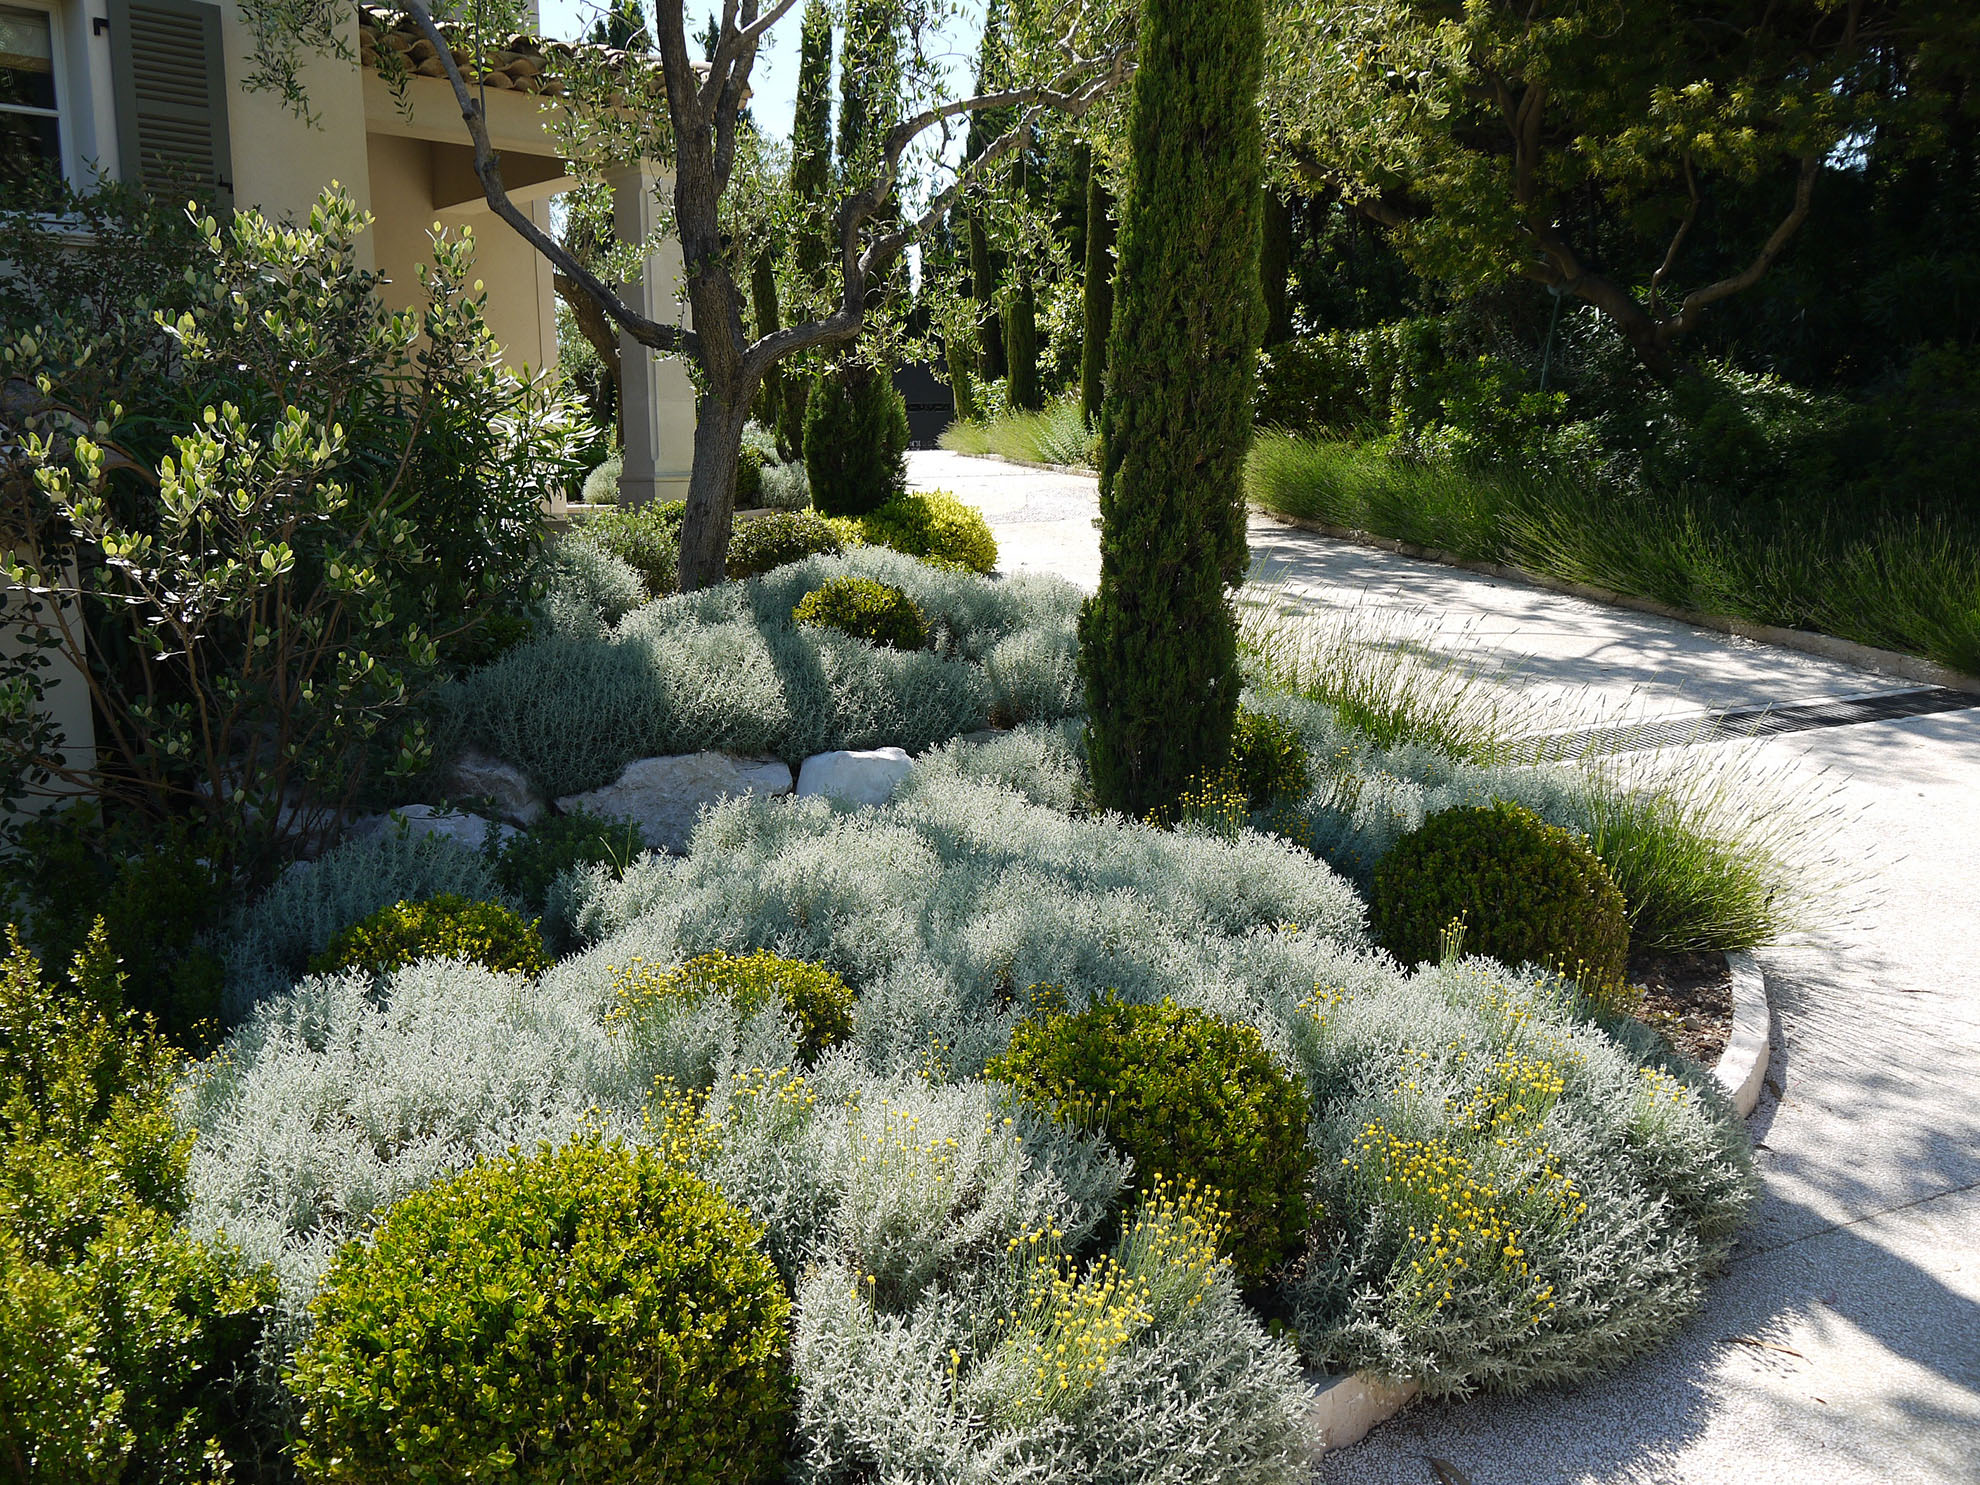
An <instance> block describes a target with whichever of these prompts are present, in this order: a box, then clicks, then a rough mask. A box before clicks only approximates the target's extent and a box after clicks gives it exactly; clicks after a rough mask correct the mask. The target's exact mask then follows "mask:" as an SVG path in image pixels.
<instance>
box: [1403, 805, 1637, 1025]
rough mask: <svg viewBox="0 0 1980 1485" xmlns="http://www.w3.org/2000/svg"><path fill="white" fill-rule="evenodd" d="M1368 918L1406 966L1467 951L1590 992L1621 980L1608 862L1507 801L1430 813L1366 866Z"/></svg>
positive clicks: (1621, 938) (1620, 937) (1624, 925)
mask: <svg viewBox="0 0 1980 1485" xmlns="http://www.w3.org/2000/svg"><path fill="white" fill-rule="evenodd" d="M1369 922H1370V925H1371V926H1372V927H1373V929H1374V931H1375V936H1376V938H1377V939H1378V940H1379V941H1380V942H1381V943H1382V944H1383V946H1384V947H1386V948H1387V949H1389V951H1390V952H1391V953H1393V954H1394V955H1395V956H1396V957H1397V958H1398V959H1400V960H1402V961H1403V962H1404V963H1405V964H1421V963H1423V962H1424V961H1425V960H1428V959H1433V958H1436V957H1437V956H1438V954H1439V952H1440V948H1441V945H1442V944H1443V943H1444V941H1445V936H1446V935H1447V934H1448V933H1449V932H1450V930H1451V925H1452V924H1453V923H1457V924H1461V925H1462V927H1463V942H1464V945H1465V947H1466V948H1468V949H1470V950H1472V951H1474V952H1477V953H1482V954H1489V955H1490V956H1491V957H1493V958H1494V959H1500V960H1503V961H1504V962H1506V963H1507V964H1528V963H1531V964H1539V965H1543V966H1545V967H1547V968H1549V969H1558V970H1560V971H1561V972H1562V973H1564V974H1566V975H1569V976H1570V977H1572V978H1573V979H1575V980H1578V981H1580V982H1581V983H1582V984H1583V985H1584V986H1585V987H1587V989H1588V990H1589V992H1590V994H1591V995H1592V996H1594V997H1596V998H1597V999H1598V1000H1599V999H1603V998H1606V997H1609V996H1612V995H1613V994H1614V992H1615V988H1616V987H1617V986H1619V985H1621V983H1622V978H1623V965H1624V962H1625V960H1626V958H1627V957H1628V953H1629V913H1628V910H1627V908H1626V907H1625V906H1624V904H1623V897H1622V893H1621V892H1620V891H1618V890H1617V888H1616V884H1615V881H1614V879H1613V878H1611V877H1610V875H1609V872H1608V868H1607V867H1605V866H1603V865H1602V862H1601V859H1600V858H1599V857H1597V856H1596V855H1595V853H1594V852H1593V851H1591V850H1589V849H1588V847H1587V846H1586V845H1585V844H1583V843H1582V842H1581V841H1580V840H1579V839H1577V838H1576V837H1575V836H1574V835H1573V834H1572V833H1570V832H1569V831H1567V830H1564V829H1562V828H1561V827H1560V826H1558V825H1548V824H1546V823H1545V822H1544V821H1542V820H1541V819H1540V817H1539V816H1538V815H1535V814H1534V813H1533V812H1532V811H1531V810H1528V809H1524V808H1522V807H1520V806H1519V805H1516V804H1511V803H1508V802H1506V801H1504V800H1501V801H1498V802H1496V803H1493V804H1490V805H1485V806H1480V807H1475V808H1466V809H1453V810H1445V811H1443V812H1442V813H1440V814H1436V815H1432V816H1431V817H1430V818H1429V819H1428V820H1426V821H1425V822H1424V824H1423V827H1422V828H1421V829H1420V830H1416V831H1414V832H1412V833H1411V834H1409V835H1407V836H1405V837H1403V840H1402V842H1401V844H1399V845H1398V846H1397V847H1396V849H1395V850H1394V851H1392V852H1390V853H1389V856H1388V858H1387V859H1386V860H1384V861H1383V862H1382V864H1381V865H1380V866H1379V867H1377V868H1376V871H1375V893H1374V900H1373V903H1372V905H1371V910H1370V914H1369Z"/></svg>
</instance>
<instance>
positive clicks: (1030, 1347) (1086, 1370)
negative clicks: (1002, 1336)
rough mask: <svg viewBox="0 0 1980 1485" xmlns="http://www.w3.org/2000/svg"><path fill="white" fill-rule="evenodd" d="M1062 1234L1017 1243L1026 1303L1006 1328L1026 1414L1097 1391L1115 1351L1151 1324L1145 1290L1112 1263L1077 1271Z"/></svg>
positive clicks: (1020, 1408) (1019, 1404) (1020, 1407)
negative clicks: (1060, 1242)
mask: <svg viewBox="0 0 1980 1485" xmlns="http://www.w3.org/2000/svg"><path fill="white" fill-rule="evenodd" d="M1057 1236H1058V1235H1057V1234H1056V1233H1052V1232H1050V1231H1048V1230H1045V1229H1040V1230H1039V1231H1037V1232H1033V1233H1027V1234H1025V1236H1024V1237H1022V1238H1018V1239H1014V1240H1013V1242H1012V1244H1011V1250H1012V1254H1013V1256H1014V1258H1015V1259H1016V1260H1017V1261H1018V1262H1020V1263H1022V1264H1025V1266H1026V1267H1028V1268H1029V1270H1030V1272H1029V1273H1028V1275H1027V1282H1026V1289H1025V1298H1024V1301H1023V1302H1022V1304H1021V1305H1020V1306H1019V1307H1018V1308H1017V1309H1014V1310H1013V1311H1012V1312H1011V1314H1010V1316H1009V1317H1008V1319H1007V1320H1006V1321H1004V1322H1000V1323H1002V1324H1004V1325H1005V1328H1006V1340H1005V1345H1006V1347H1007V1348H1008V1355H1009V1357H1010V1360H1011V1361H1012V1362H1013V1363H1014V1364H1015V1366H1016V1369H1017V1373H1018V1376H1019V1378H1020V1379H1021V1385H1022V1386H1023V1388H1024V1389H1025V1390H1024V1391H1023V1392H1022V1393H1020V1395H1019V1396H1017V1397H1016V1398H1014V1399H1012V1403H1013V1404H1014V1405H1015V1410H1016V1411H1017V1412H1019V1413H1020V1414H1035V1413H1041V1412H1044V1413H1050V1412H1056V1411H1058V1410H1059V1409H1060V1408H1062V1407H1064V1406H1065V1405H1066V1404H1068V1403H1070V1402H1071V1401H1073V1400H1074V1399H1076V1398H1077V1397H1079V1396H1080V1395H1081V1394H1083V1393H1086V1392H1089V1391H1091V1390H1092V1388H1093V1385H1094V1384H1095V1383H1096V1382H1098V1381H1099V1380H1100V1378H1101V1377H1102V1376H1103V1375H1104V1374H1105V1372H1106V1370H1107V1363H1108V1362H1109V1361H1111V1360H1112V1359H1113V1357H1114V1353H1115V1352H1117V1351H1119V1350H1120V1349H1121V1347H1123V1346H1125V1345H1126V1344H1127V1343H1128V1342H1129V1341H1130V1340H1132V1339H1133V1338H1134V1336H1135V1334H1136V1332H1138V1331H1139V1330H1140V1329H1141V1327H1142V1326H1144V1325H1146V1324H1147V1323H1148V1322H1149V1320H1150V1319H1151V1318H1152V1316H1151V1315H1150V1313H1149V1310H1148V1293H1147V1285H1146V1284H1144V1283H1143V1282H1142V1281H1141V1280H1139V1279H1137V1278H1135V1277H1134V1276H1133V1275H1131V1274H1129V1273H1128V1272H1127V1271H1126V1270H1125V1269H1124V1268H1123V1267H1122V1266H1121V1265H1120V1263H1119V1262H1118V1261H1117V1260H1115V1259H1113V1258H1102V1259H1099V1260H1098V1261H1097V1262H1095V1263H1093V1264H1092V1265H1091V1266H1089V1267H1088V1268H1087V1269H1086V1271H1085V1272H1084V1273H1077V1272H1075V1271H1074V1269H1073V1266H1072V1262H1071V1260H1070V1259H1068V1258H1066V1257H1065V1255H1063V1254H1062V1253H1060V1252H1059V1251H1058V1250H1057V1246H1056V1239H1057Z"/></svg>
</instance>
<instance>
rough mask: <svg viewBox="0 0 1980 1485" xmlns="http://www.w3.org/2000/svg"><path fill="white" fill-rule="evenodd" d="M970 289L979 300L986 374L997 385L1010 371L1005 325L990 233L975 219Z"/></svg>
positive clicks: (979, 337) (971, 223)
mask: <svg viewBox="0 0 1980 1485" xmlns="http://www.w3.org/2000/svg"><path fill="white" fill-rule="evenodd" d="M969 288H970V293H972V294H973V295H975V297H976V338H977V340H978V341H980V342H981V343H982V349H983V375H984V378H985V380H987V381H993V382H994V381H995V380H997V378H998V377H1000V376H1003V375H1004V374H1005V372H1006V371H1007V370H1008V367H1007V365H1006V363H1005V361H1004V326H1003V323H1002V319H1001V317H1000V316H999V315H998V313H997V265H996V262H995V260H994V258H993V257H992V255H991V252H990V234H989V233H988V232H986V231H984V230H983V223H982V222H981V221H979V220H978V219H977V218H975V217H971V218H970V219H969Z"/></svg>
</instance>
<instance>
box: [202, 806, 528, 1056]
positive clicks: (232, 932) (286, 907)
mask: <svg viewBox="0 0 1980 1485" xmlns="http://www.w3.org/2000/svg"><path fill="white" fill-rule="evenodd" d="M449 893H452V894H453V895H455V896H458V897H464V898H466V899H468V900H469V901H470V902H500V903H502V904H503V905H504V906H506V907H509V908H512V909H515V910H517V911H521V910H522V909H523V907H524V904H523V903H522V902H520V901H509V900H506V896H505V894H504V892H503V890H502V884H501V883H500V882H498V881H496V880H495V871H494V867H493V865H492V864H491V863H490V862H489V860H488V858H487V857H486V856H484V855H482V854H481V853H480V852H478V851H470V850H468V849H467V848H466V847H465V846H462V845H460V844H458V843H457V842H454V841H450V840H447V839H445V838H444V837H441V836H433V835H429V836H420V837H400V836H397V835H393V834H386V835H382V836H379V837H377V838H376V839H373V840H357V841H347V842H345V843H344V844H343V845H340V846H337V847H336V848H334V849H333V850H329V851H325V852H324V853H323V854H322V855H321V856H319V857H318V858H317V859H316V860H315V861H314V862H313V863H311V864H309V865H308V866H292V867H290V868H289V870H288V871H286V872H284V873H283V874H282V876H280V877H279V878H277V879H276V882H275V885H274V886H272V887H270V888H269V889H268V890H267V891H266V892H264V893H262V894H261V895H260V896H259V897H256V898H254V899H253V900H252V901H250V902H249V903H248V904H247V906H246V907H244V908H242V909H240V910H239V911H238V912H236V913H235V914H234V917H233V921H232V922H231V923H229V924H227V925H226V950H225V958H226V961H227V991H226V996H225V999H224V1003H223V1008H224V1010H225V1012H226V1014H227V1016H228V1017H229V1018H230V1019H238V1018H239V1017H240V1016H242V1015H244V1014H245V1013H246V1012H247V1011H248V1010H249V1009H250V1008H252V1007H253V1006H254V1005H255V1004H257V1003H258V1002H260V1001H263V1000H266V999H268V998H269V997H270V996H272V995H275V994H278V993H279V992H281V991H283V990H286V989H288V988H289V986H291V985H293V984H294V983H295V982H296V980H297V979H298V978H300V977H301V976H302V975H303V974H305V973H306V972H307V971H308V968H309V961H310V960H311V958H313V957H314V956H315V955H317V954H320V953H322V952H323V950H324V949H325V948H326V947H328V946H329V943H330V941H331V940H332V939H333V938H335V937H336V936H337V935H338V934H339V933H342V932H343V931H344V930H345V929H346V928H348V927H350V926H351V924H353V923H356V922H358V921H359V920H360V919H362V918H365V917H368V916H369V915H371V914H372V913H375V912H377V911H378V910H379V909H380V908H383V907H389V906H391V905H392V904H393V903H395V902H424V901H426V900H427V899H429V898H434V897H441V896H444V895H446V894H449Z"/></svg>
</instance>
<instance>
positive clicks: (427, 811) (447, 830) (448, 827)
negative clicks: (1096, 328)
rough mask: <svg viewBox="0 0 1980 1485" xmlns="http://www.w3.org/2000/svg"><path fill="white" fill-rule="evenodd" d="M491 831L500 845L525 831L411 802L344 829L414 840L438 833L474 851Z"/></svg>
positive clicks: (362, 836) (357, 835)
mask: <svg viewBox="0 0 1980 1485" xmlns="http://www.w3.org/2000/svg"><path fill="white" fill-rule="evenodd" d="M491 831H492V832H493V833H494V836H495V842H496V844H497V845H500V844H502V843H504V842H506V841H508V840H509V839H511V838H512V837H514V836H517V835H520V834H521V833H522V832H521V831H519V830H517V829H516V828H515V827H514V826H513V825H504V824H503V823H502V822H501V821H499V820H484V819H482V818H481V816H479V815H469V814H463V813H461V812H460V811H458V810H442V809H440V808H439V807H438V806H436V805H431V804H409V805H406V806H404V807H403V808H401V809H396V810H393V811H391V812H390V813H389V814H383V815H365V816H362V817H361V818H359V819H356V820H353V821H352V822H351V825H350V829H348V830H346V831H345V832H344V839H346V840H377V839H378V838H379V837H380V836H385V835H392V834H398V833H403V834H404V835H405V836H406V837H407V838H409V839H411V840H423V839H425V838H426V837H427V836H430V835H437V836H440V837H442V838H444V839H446V840H450V841H452V842H454V844H456V845H458V846H465V847H466V848H467V849H468V850H470V851H479V850H480V849H481V848H482V847H483V845H485V844H486V843H487V840H488V836H489V833H490V832H491Z"/></svg>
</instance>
